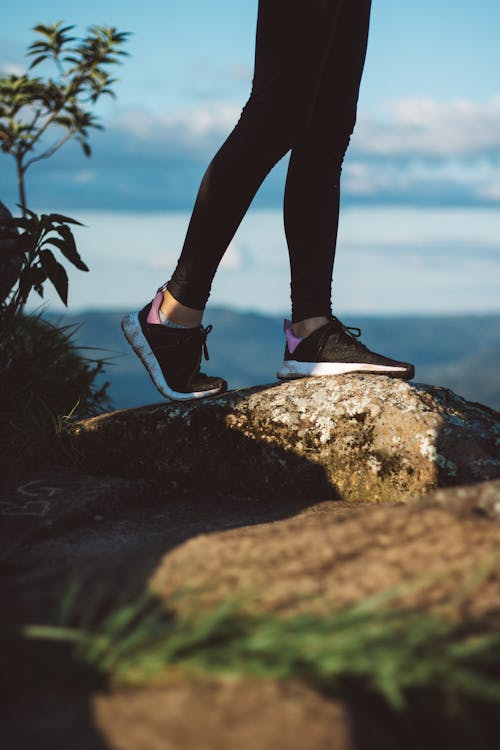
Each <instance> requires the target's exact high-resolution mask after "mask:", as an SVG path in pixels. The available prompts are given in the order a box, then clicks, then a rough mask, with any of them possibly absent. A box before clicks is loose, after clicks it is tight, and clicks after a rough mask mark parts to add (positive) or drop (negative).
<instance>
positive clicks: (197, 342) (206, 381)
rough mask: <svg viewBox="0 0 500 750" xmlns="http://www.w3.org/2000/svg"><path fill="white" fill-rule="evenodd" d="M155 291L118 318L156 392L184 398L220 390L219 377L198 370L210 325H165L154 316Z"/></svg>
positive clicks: (222, 386) (223, 385)
mask: <svg viewBox="0 0 500 750" xmlns="http://www.w3.org/2000/svg"><path fill="white" fill-rule="evenodd" d="M157 301H158V295H157V296H156V297H155V299H154V300H153V302H150V303H149V304H148V305H146V307H144V308H143V309H142V310H141V311H140V312H139V313H129V314H128V315H126V316H125V317H124V318H123V320H122V330H123V333H124V334H125V337H126V339H127V341H128V342H129V344H130V346H131V347H132V348H133V350H134V351H135V353H136V354H137V356H138V357H139V358H140V360H141V361H142V363H143V365H144V367H145V368H146V370H147V371H148V372H149V374H150V376H151V380H152V381H153V383H154V384H155V386H156V387H157V388H158V390H159V391H160V393H161V394H162V395H163V396H165V397H166V398H168V399H172V400H175V401H185V400H189V399H194V398H204V397H206V396H214V395H216V394H217V393H223V392H224V391H226V390H227V383H226V381H225V380H223V378H218V377H211V376H209V375H205V374H204V373H202V372H200V364H201V354H202V351H203V353H204V355H205V359H208V350H207V344H206V338H207V336H208V334H209V333H210V331H211V330H212V326H210V325H209V326H206V327H203V326H199V327H197V328H168V327H167V326H164V325H162V324H161V323H160V322H158V323H156V322H148V318H149V321H151V319H153V320H154V319H155V318H156V317H157V310H156V309H155V308H156V307H158V305H155V306H154V303H155V302H157Z"/></svg>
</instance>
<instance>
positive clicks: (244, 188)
mask: <svg viewBox="0 0 500 750" xmlns="http://www.w3.org/2000/svg"><path fill="white" fill-rule="evenodd" d="M369 17H370V0H259V8H258V18H257V32H256V44H255V66H254V77H253V82H252V90H251V94H250V97H249V99H248V101H247V103H246V104H245V106H244V107H243V110H242V112H241V115H240V119H239V121H238V123H237V124H236V126H235V128H234V130H233V131H232V132H231V134H230V135H229V137H228V138H227V140H226V141H225V142H224V144H223V145H222V146H221V148H220V149H219V151H218V152H217V154H216V155H215V157H214V158H213V160H212V161H211V163H210V165H209V166H208V168H207V170H206V172H205V175H204V177H203V179H202V182H201V184H200V188H199V191H198V195H197V198H196V202H195V206H194V209H193V214H192V216H191V220H190V223H189V227H188V230H187V234H186V238H185V241H184V246H183V248H182V253H181V256H180V258H179V262H178V264H177V267H176V269H175V271H174V273H173V275H172V278H171V279H170V281H169V282H168V283H167V285H166V286H167V288H168V290H169V291H170V292H171V294H172V295H173V296H174V297H175V298H176V299H177V300H178V301H179V302H181V303H182V304H184V305H187V306H188V307H192V308H195V309H198V310H203V309H204V307H205V305H206V302H207V300H208V297H209V294H210V287H211V284H212V280H213V277H214V275H215V272H216V270H217V267H218V265H219V263H220V261H221V259H222V256H223V255H224V252H225V250H226V249H227V247H228V245H229V243H230V242H231V239H232V238H233V236H234V234H235V232H236V230H237V229H238V227H239V225H240V223H241V221H242V219H243V217H244V215H245V213H246V211H247V209H248V207H249V205H250V203H251V201H252V199H253V197H254V195H255V193H256V192H257V190H258V188H259V186H260V185H261V183H262V182H263V180H264V178H265V177H266V175H267V174H268V173H269V171H270V170H271V169H272V167H273V166H274V165H275V164H276V163H277V162H278V161H279V160H280V159H281V158H282V157H283V156H284V155H285V154H286V153H287V152H288V151H289V150H290V149H291V155H290V162H289V166H288V173H287V178H286V186H285V196H284V225H285V234H286V239H287V243H288V251H289V256H290V271H291V298H292V320H293V321H294V322H295V321H299V320H303V319H305V318H309V317H314V316H319V315H327V316H328V315H330V314H331V299H330V297H331V284H332V271H333V259H334V255H335V245H336V239H337V227H338V215H339V182H340V172H341V167H342V161H343V158H344V154H345V150H346V148H347V145H348V143H349V138H350V135H351V133H352V131H353V128H354V123H355V120H356V107H357V101H358V92H359V84H360V80H361V74H362V71H363V65H364V60H365V54H366V44H367V38H368V25H369ZM257 293H258V290H256V295H257Z"/></svg>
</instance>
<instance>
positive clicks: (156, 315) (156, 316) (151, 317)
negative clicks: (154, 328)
mask: <svg viewBox="0 0 500 750" xmlns="http://www.w3.org/2000/svg"><path fill="white" fill-rule="evenodd" d="M162 302H163V292H162V290H161V289H158V291H157V292H156V296H155V298H154V300H153V301H152V302H151V308H150V310H149V312H148V317H147V318H146V321H147V322H148V323H153V325H154V324H156V325H161V320H160V307H161V305H162Z"/></svg>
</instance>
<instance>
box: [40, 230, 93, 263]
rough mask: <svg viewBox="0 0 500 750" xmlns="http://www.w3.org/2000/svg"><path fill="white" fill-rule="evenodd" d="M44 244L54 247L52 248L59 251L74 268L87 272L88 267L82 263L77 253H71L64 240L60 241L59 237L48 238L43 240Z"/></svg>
mask: <svg viewBox="0 0 500 750" xmlns="http://www.w3.org/2000/svg"><path fill="white" fill-rule="evenodd" d="M45 244H50V245H54V247H57V248H59V250H60V251H61V252H62V254H63V255H64V257H65V258H66V259H67V260H69V261H70V263H72V264H73V265H74V266H76V268H78V269H79V270H80V271H88V270H89V269H88V266H87V265H86V264H85V263H84V262H83V260H82V259H81V257H80V255H79V254H78V252H76V254H75V251H73V249H72V248H71V246H70V245H68V242H67V241H66V240H63V239H61V238H60V237H50V238H49V239H48V240H45Z"/></svg>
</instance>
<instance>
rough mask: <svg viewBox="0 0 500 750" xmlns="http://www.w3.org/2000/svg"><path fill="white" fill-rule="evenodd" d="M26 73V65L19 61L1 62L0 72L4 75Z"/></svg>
mask: <svg viewBox="0 0 500 750" xmlns="http://www.w3.org/2000/svg"><path fill="white" fill-rule="evenodd" d="M24 73H26V66H25V65H21V64H20V63H9V62H7V63H3V64H2V66H1V67H0V74H1V75H6V76H22V75H23V74H24Z"/></svg>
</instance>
